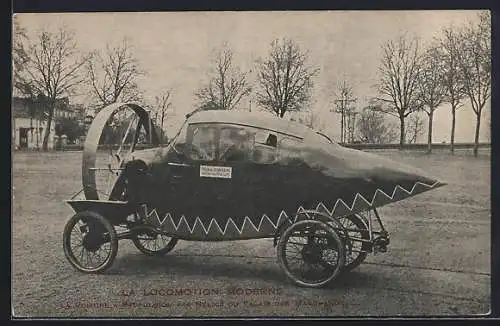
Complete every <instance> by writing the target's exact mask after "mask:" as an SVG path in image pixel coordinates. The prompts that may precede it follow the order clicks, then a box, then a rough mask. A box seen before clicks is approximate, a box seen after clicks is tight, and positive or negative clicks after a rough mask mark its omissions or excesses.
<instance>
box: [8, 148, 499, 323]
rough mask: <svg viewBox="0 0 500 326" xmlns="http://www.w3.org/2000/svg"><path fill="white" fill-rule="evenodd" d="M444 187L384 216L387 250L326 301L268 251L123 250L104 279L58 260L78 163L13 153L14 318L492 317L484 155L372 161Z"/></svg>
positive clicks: (224, 247)
mask: <svg viewBox="0 0 500 326" xmlns="http://www.w3.org/2000/svg"><path fill="white" fill-rule="evenodd" d="M378 154H380V155H384V156H388V157H390V158H392V159H394V160H398V161H402V162H405V163H408V164H411V165H414V166H417V167H419V168H422V169H424V170H426V171H429V172H430V173H431V174H433V175H435V176H437V177H439V178H440V179H442V180H444V181H446V182H447V183H448V185H447V186H446V187H442V188H439V189H437V190H434V191H430V192H428V193H424V194H421V195H418V196H416V197H413V198H410V199H408V200H404V201H401V202H398V203H394V204H391V205H388V206H385V207H383V208H381V209H380V213H381V215H382V218H383V221H384V223H385V226H386V228H387V229H388V231H389V232H390V235H391V244H390V246H389V250H388V252H387V253H384V254H377V255H375V256H374V255H370V256H368V258H367V259H366V261H365V263H364V264H362V265H361V266H360V267H358V268H357V269H355V270H354V271H352V272H351V273H350V274H348V275H345V276H343V277H342V278H340V279H338V281H336V282H335V283H334V284H332V285H331V286H330V287H329V288H326V289H321V290H312V289H303V288H297V287H295V286H293V285H291V284H290V283H289V282H288V281H287V279H286V277H285V275H284V273H283V272H282V271H281V269H280V268H279V266H278V264H277V262H276V252H275V249H274V248H273V246H272V242H271V241H270V240H251V241H237V242H220V243H199V242H184V241H181V242H179V244H178V245H177V247H176V248H175V249H174V251H173V252H171V253H170V254H168V255H167V256H165V257H163V258H151V257H146V256H144V255H143V254H141V253H140V252H139V251H138V250H137V249H135V247H134V246H133V244H132V243H131V242H130V241H128V240H124V241H122V242H120V246H119V252H118V256H117V259H116V261H115V263H114V265H113V266H112V268H111V269H110V270H109V271H108V272H107V273H105V274H102V275H85V274H81V273H79V272H77V271H75V270H73V269H72V267H71V266H70V265H69V263H68V262H67V261H66V259H65V258H64V253H63V249H62V232H63V228H64V225H65V223H66V221H67V220H68V218H69V217H71V215H72V213H73V212H72V210H71V209H70V207H69V206H67V205H66V204H65V203H64V200H66V199H68V198H69V197H70V196H71V195H72V194H73V193H75V192H77V191H79V190H80V187H81V179H80V178H81V175H80V173H81V164H80V163H81V162H80V161H81V155H82V154H81V152H57V153H28V152H15V153H14V154H13V204H12V208H13V216H12V232H13V234H12V293H13V294H12V309H13V315H14V316H17V317H49V316H59V317H70V316H73V317H75V316H80V317H83V316H94V317H98V316H115V317H117V316H123V317H143V316H157V317H174V316H196V317H202V316H409V315H427V316H429V315H430V316H437V315H439V316H455V315H478V314H487V313H488V312H489V310H490V274H491V273H490V234H491V232H490V219H491V213H490V156H489V153H482V154H481V156H480V157H478V158H474V157H472V156H471V155H470V154H469V153H458V154H457V155H455V156H450V155H449V154H447V153H434V154H432V155H425V154H423V153H418V152H399V151H388V152H378Z"/></svg>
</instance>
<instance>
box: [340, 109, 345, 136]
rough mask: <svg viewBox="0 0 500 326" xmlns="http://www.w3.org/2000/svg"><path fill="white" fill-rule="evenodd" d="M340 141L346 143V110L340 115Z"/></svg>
mask: <svg viewBox="0 0 500 326" xmlns="http://www.w3.org/2000/svg"><path fill="white" fill-rule="evenodd" d="M340 143H341V144H343V143H344V110H342V115H341V116H340Z"/></svg>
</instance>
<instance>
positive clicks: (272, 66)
mask: <svg viewBox="0 0 500 326" xmlns="http://www.w3.org/2000/svg"><path fill="white" fill-rule="evenodd" d="M307 61H308V53H307V52H305V51H302V50H301V49H300V47H299V46H298V44H297V43H295V42H294V41H293V40H291V39H286V38H284V39H281V40H274V41H273V42H272V43H271V45H270V50H269V54H268V56H267V57H266V58H260V59H259V60H258V61H257V68H256V69H257V85H258V88H257V90H256V91H255V92H256V98H257V103H258V104H259V105H260V106H261V107H262V108H265V109H268V110H270V111H272V112H274V113H275V114H276V115H277V116H279V117H280V118H283V116H284V115H285V113H286V112H290V111H300V110H303V109H305V108H306V107H307V105H306V104H307V103H308V101H309V100H310V98H311V91H312V88H313V84H314V83H313V77H314V76H316V75H317V74H318V72H319V69H318V68H317V67H314V66H313V65H310V64H308V62H307ZM211 73H212V76H211V78H210V80H209V81H208V82H207V83H206V85H204V86H203V87H201V88H200V89H199V90H197V91H196V92H195V96H196V98H197V100H198V103H199V107H202V108H205V109H215V110H231V109H234V108H237V107H238V106H239V104H240V102H241V100H242V99H243V98H245V97H247V96H248V95H250V93H251V92H252V87H251V83H250V81H249V78H248V72H242V71H241V70H240V69H239V68H238V67H237V66H235V65H234V62H233V52H232V50H231V49H230V48H229V47H228V45H227V44H225V45H224V46H223V48H222V50H221V51H219V52H217V53H216V57H215V60H214V67H213V68H212V70H211Z"/></svg>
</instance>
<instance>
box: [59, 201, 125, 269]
mask: <svg viewBox="0 0 500 326" xmlns="http://www.w3.org/2000/svg"><path fill="white" fill-rule="evenodd" d="M63 248H64V254H65V256H66V258H67V259H68V261H69V262H70V263H71V265H72V266H73V267H74V268H76V269H77V270H79V271H81V272H84V273H99V272H103V271H105V270H106V269H108V268H109V267H110V266H111V265H112V264H113V261H114V260H115V258H116V254H117V252H118V238H117V235H116V231H115V229H114V228H113V226H112V225H111V223H109V221H108V220H106V219H105V218H104V217H102V216H101V215H99V214H97V213H94V212H88V211H87V212H79V213H77V214H75V215H73V217H71V219H70V220H69V221H68V223H67V224H66V226H65V228H64V233H63Z"/></svg>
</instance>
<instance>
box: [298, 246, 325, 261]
mask: <svg viewBox="0 0 500 326" xmlns="http://www.w3.org/2000/svg"><path fill="white" fill-rule="evenodd" d="M321 252H322V249H321V246H320V245H319V244H317V243H308V244H307V245H305V246H304V248H302V250H301V254H302V259H303V260H304V262H306V263H307V264H315V263H317V262H319V261H320V259H321Z"/></svg>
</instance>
